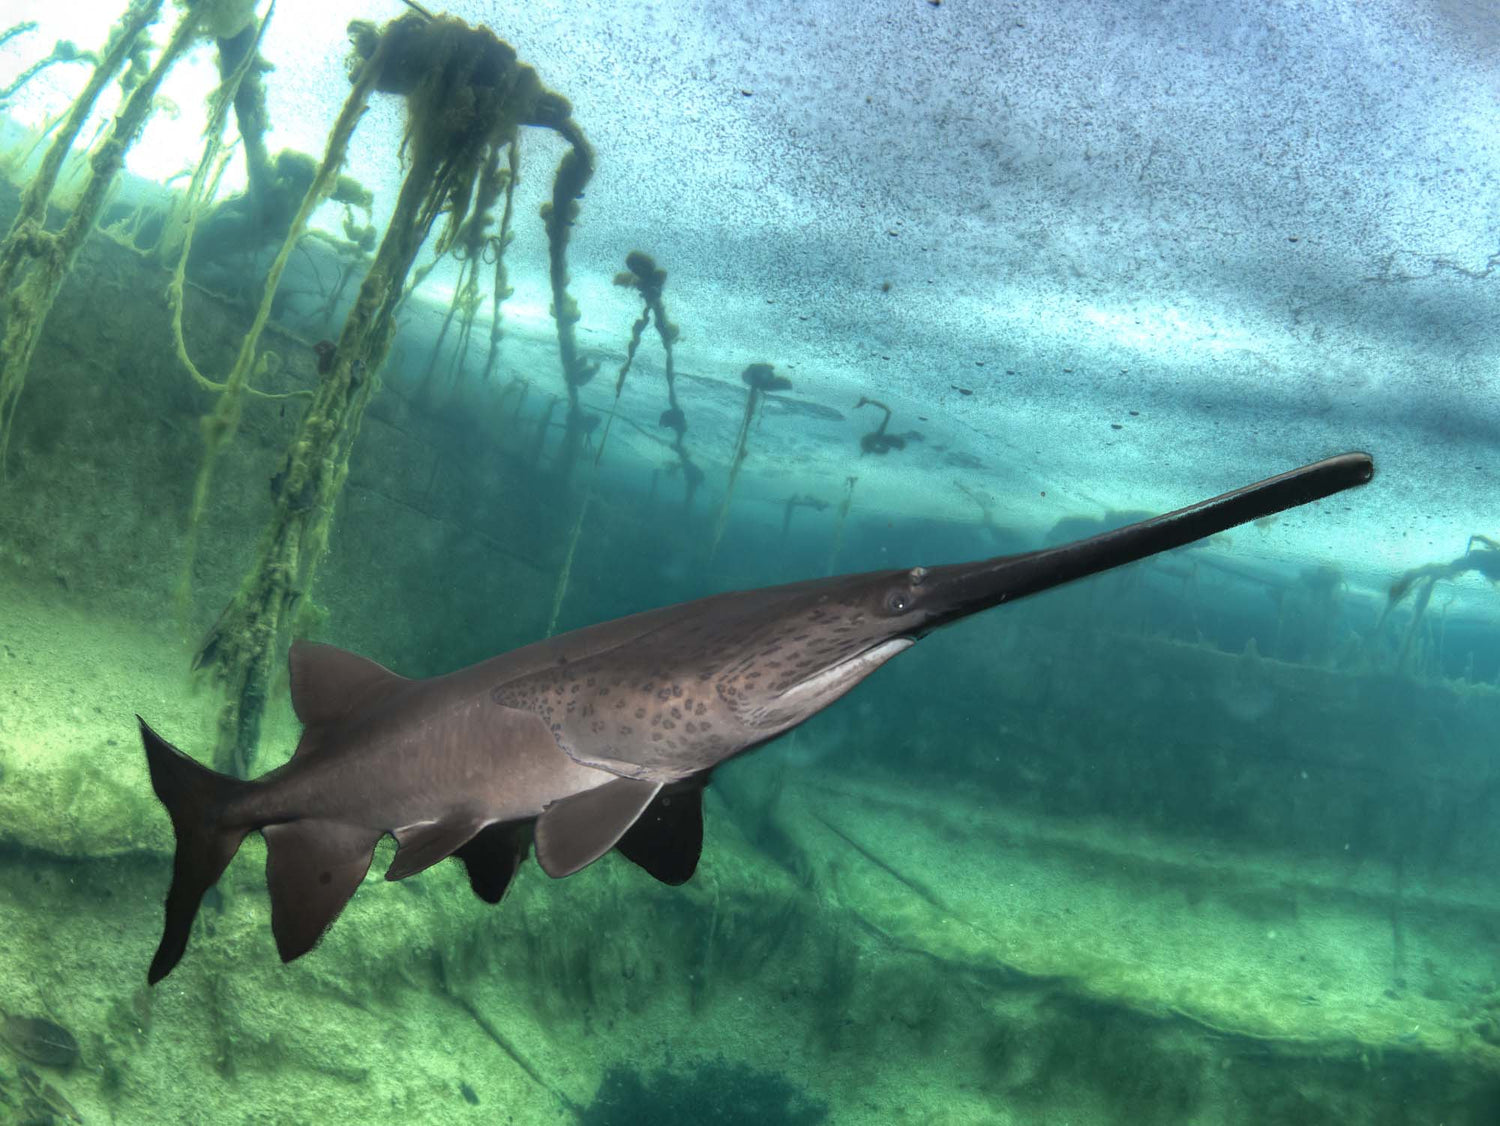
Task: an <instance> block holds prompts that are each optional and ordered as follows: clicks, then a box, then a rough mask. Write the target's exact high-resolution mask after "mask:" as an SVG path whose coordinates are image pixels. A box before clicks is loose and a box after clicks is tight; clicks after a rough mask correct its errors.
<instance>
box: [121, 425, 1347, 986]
mask: <svg viewBox="0 0 1500 1126" xmlns="http://www.w3.org/2000/svg"><path fill="white" fill-rule="evenodd" d="M1372 472H1373V468H1372V465H1371V462H1370V459H1369V458H1368V457H1367V456H1366V455H1364V454H1345V455H1342V456H1340V457H1337V458H1331V459H1329V460H1327V461H1323V462H1319V463H1317V464H1315V465H1311V466H1306V467H1303V468H1302V469H1298V470H1294V471H1292V472H1290V473H1285V474H1282V475H1280V476H1278V477H1274V478H1271V479H1269V480H1266V481H1262V482H1260V483H1258V484H1255V485H1251V486H1247V487H1246V488H1243V489H1239V490H1236V491H1235V492H1233V493H1228V494H1225V495H1224V496H1221V497H1216V498H1214V499H1213V500H1210V501H1205V502H1203V503H1201V504H1197V505H1193V506H1190V507H1188V508H1184V509H1180V510H1178V511H1176V512H1172V513H1168V514H1167V515H1165V516H1158V517H1154V518H1151V519H1148V520H1143V521H1140V522H1138V523H1135V524H1132V525H1130V526H1128V527H1124V528H1119V529H1115V530H1113V531H1109V532H1105V533H1102V534H1100V535H1096V536H1091V537H1089V538H1087V539H1083V540H1078V541H1075V542H1073V543H1068V544H1062V545H1059V546H1054V547H1047V548H1043V549H1041V550H1039V551H1033V552H1028V553H1024V554H1019V555H1006V556H998V557H996V558H993V559H987V560H981V561H978V562H973V563H959V564H946V565H940V566H933V567H920V566H919V567H912V568H905V569H895V570H884V571H874V572H869V573H865V574H858V575H840V576H834V577H831V578H823V579H813V580H809V581H806V582H800V583H792V584H788V585H784V586H777V587H769V588H763V589H759V590H750V591H735V592H730V593H725V594H717V595H712V596H710V597H708V598H702V599H698V600H696V601H693V602H686V603H682V604H679V605H676V606H668V607H664V608H661V609H656V610H648V611H645V612H643V613H639V614H635V615H632V616H630V617H626V618H620V619H617V620H614V621H610V622H604V623H601V624H598V625H594V626H590V627H587V628H585V629H580V630H576V631H573V632H571V633H567V634H563V635H561V636H559V637H555V638H550V639H548V640H545V641H540V642H537V643H535V644H533V645H528V646H525V647H523V648H520V649H517V650H514V651H512V652H509V653H504V654H501V655H499V656H497V657H493V658H490V659H489V660H486V661H482V662H480V663H478V664H476V665H472V666H470V667H468V668H465V669H460V670H458V671H456V672H453V673H450V674H447V675H444V676H438V677H432V678H429V679H425V680H411V679H407V678H405V677H401V676H398V675H396V674H395V673H393V672H391V671H390V670H388V669H385V668H383V667H381V666H380V665H378V664H376V663H374V662H373V661H369V660H367V659H366V658H363V657H360V656H357V655H356V654H353V653H349V652H346V651H344V650H341V649H336V648H333V647H332V646H326V645H316V644H311V643H307V642H297V643H295V644H294V645H293V646H292V649H291V652H290V655H289V664H290V673H291V691H292V703H293V706H294V707H295V709H296V712H297V716H298V718H299V719H300V720H301V721H302V724H303V734H302V738H301V740H300V742H299V743H298V746H297V749H296V752H295V753H294V754H293V756H292V758H291V759H290V760H289V761H288V762H287V763H286V764H285V765H283V766H281V767H278V768H277V769H275V770H273V771H271V772H269V773H268V774H266V775H263V776H262V777H261V778H259V779H255V780H253V781H243V780H239V779H234V778H230V777H228V776H225V775H221V774H216V773H214V772H213V771H210V770H208V769H207V768H205V767H203V766H201V765H200V764H198V763H197V762H195V761H194V760H193V759H191V758H188V757H187V756H185V755H183V754H182V753H181V752H180V751H178V750H177V749H176V748H174V747H172V746H171V745H170V744H169V743H167V742H166V741H165V740H164V739H162V738H161V737H160V736H159V735H157V734H156V733H155V732H154V731H152V730H151V728H150V727H149V726H148V725H147V724H146V723H145V721H144V720H142V721H141V733H142V738H143V740H144V743H145V747H146V753H147V762H148V765H149V767H150V770H151V779H152V784H153V787H154V788H155V791H156V794H157V796H158V798H160V800H161V801H162V803H163V805H164V806H165V807H166V809H167V811H168V813H169V815H170V816H171V818H172V823H173V827H174V830H175V832H176V835H177V852H176V857H175V862H174V868H173V878H172V885H171V888H170V889H169V891H168V894H167V907H166V924H165V928H164V933H163V937H162V941H161V945H160V946H159V947H158V950H157V953H156V957H155V958H154V959H153V961H152V964H151V969H150V971H149V974H148V978H149V980H150V981H152V982H153V983H154V982H156V981H159V980H160V979H161V978H162V977H164V976H166V974H167V973H169V972H170V971H171V969H172V968H173V967H174V966H175V965H176V964H177V961H178V960H179V959H180V958H181V956H182V954H183V952H184V950H185V949H186V946H187V940H188V935H189V933H190V931H191V926H192V920H193V917H194V915H195V914H196V912H197V909H198V905H199V903H200V901H201V900H202V897H203V895H204V893H206V892H207V890H208V889H209V888H210V887H212V886H213V884H214V883H216V882H217V880H218V878H219V876H220V875H221V874H222V872H223V870H224V868H225V867H226V866H227V865H228V863H229V861H230V859H232V857H233V856H234V853H235V851H236V850H237V849H238V847H239V844H240V842H241V841H242V840H243V839H244V837H245V836H246V835H247V834H249V833H250V832H254V831H259V832H260V833H262V834H263V835H264V837H265V839H266V842H267V846H268V850H267V864H266V875H267V882H268V885H269V887H270V892H271V925H272V931H273V933H274V934H275V937H276V943H277V948H278V950H279V952H280V954H281V956H282V958H283V959H284V960H287V961H290V960H291V959H293V958H296V957H298V956H300V955H301V954H303V953H305V952H306V951H307V950H309V949H311V948H312V946H313V945H315V944H316V942H317V941H318V939H319V937H320V936H321V935H322V934H323V932H324V931H325V930H326V929H327V927H328V926H329V925H330V924H331V923H332V922H333V920H334V918H336V917H337V915H338V913H339V912H340V911H341V910H342V909H343V907H344V904H345V903H346V902H347V901H348V899H349V897H350V896H351V895H352V894H353V893H354V891H355V889H356V888H357V887H358V885H359V883H360V882H361V881H362V880H363V879H364V876H365V874H366V872H367V871H368V868H369V865H370V860H371V855H372V853H373V850H374V847H375V844H376V842H377V841H378V840H379V839H380V837H381V836H383V835H385V834H386V833H390V834H392V835H394V836H395V838H396V840H397V842H398V849H397V852H396V856H395V859H394V860H393V861H392V863H391V867H390V868H389V869H388V870H387V872H386V878H387V879H392V880H396V879H403V878H405V877H407V876H410V875H414V874H415V873H417V872H420V871H422V870H424V869H425V868H427V867H429V866H431V865H432V864H435V863H437V862H438V861H440V860H443V859H446V858H448V857H450V856H452V857H456V858H457V859H459V860H460V861H461V862H462V863H463V864H464V865H465V867H466V868H467V871H468V874H469V878H470V882H471V885H472V886H473V888H474V890H475V892H476V893H477V894H479V895H480V896H481V897H482V898H484V899H485V900H487V901H489V902H498V901H499V900H500V898H501V897H502V896H503V895H504V893H505V890H506V888H507V887H508V886H509V884H510V881H511V879H512V878H513V877H514V875H515V872H516V870H517V869H518V867H519V865H520V863H521V861H522V860H523V859H524V857H525V855H526V854H527V852H528V851H529V850H530V848H531V846H532V844H533V843H534V845H535V849H536V855H537V860H538V862H539V863H540V864H541V866H542V868H543V869H544V870H545V871H546V872H547V873H548V874H549V875H552V876H555V877H560V876H566V875H570V874H572V873H573V872H576V871H578V870H579V869H581V868H583V867H585V866H587V865H588V864H590V863H592V862H593V861H594V860H596V859H597V858H598V857H600V856H602V855H603V854H604V853H605V852H608V851H609V850H610V849H612V848H619V850H620V851H621V852H622V853H624V855H626V856H627V857H628V858H629V859H631V860H632V861H634V862H635V863H637V864H639V865H640V866H642V867H643V868H645V869H646V870H647V871H648V872H650V873H651V874H652V875H653V876H655V877H656V878H658V879H660V880H663V881H664V882H667V883H674V884H675V883H681V882H683V881H684V880H686V879H688V878H689V877H690V876H691V875H692V873H693V870H694V868H695V867H696V865H697V861H698V854H699V849H700V848H701V844H702V831H703V830H702V808H701V792H702V788H703V786H704V785H705V784H706V782H707V780H708V778H709V776H710V774H711V773H712V771H713V770H714V769H715V768H716V767H717V766H718V765H719V764H721V763H722V762H724V761H725V760H727V759H730V758H733V757H734V756H736V755H739V754H743V753H745V752H747V751H750V750H753V749H755V748H757V747H759V746H762V745H763V744H765V743H766V742H768V741H770V740H772V739H774V738H775V737H776V736H778V735H780V734H782V733H783V732H785V731H788V730H790V729H791V728H793V727H796V726H797V725H798V724H800V723H802V722H803V721H805V720H807V719H808V718H810V717H811V716H812V715H814V714H816V713H817V712H819V711H821V710H822V709H823V708H825V707H827V706H829V705H830V704H832V703H834V702H835V701H836V700H838V699H839V698H840V697H842V696H843V695H844V694H845V693H847V692H848V691H849V690H850V689H852V688H853V687H854V686H855V685H856V684H858V683H859V682H860V681H862V680H864V678H865V677H867V676H869V675H870V674H871V673H873V672H874V671H875V670H876V669H878V668H880V667H881V666H882V665H884V664H885V663H886V662H887V661H889V660H891V659H892V658H893V657H896V656H897V655H899V654H900V653H902V652H903V651H905V650H906V649H907V648H909V647H910V646H911V645H913V644H914V643H915V642H916V641H917V640H919V639H920V638H922V637H923V636H925V635H926V634H928V633H930V632H932V631H933V630H935V629H938V628H940V627H942V626H944V625H947V624H949V623H951V622H954V621H958V620H960V619H963V618H966V617H969V616H971V615H973V614H975V613H978V612H980V611H982V610H985V609H989V608H991V607H994V606H998V605H1001V604H1003V603H1005V602H1009V601H1012V600H1014V599H1016V598H1020V597H1023V596H1025V595H1027V594H1032V593H1035V592H1037V591H1040V590H1045V589H1047V588H1050V587H1053V586H1057V585H1060V584H1062V583H1066V582H1070V581H1072V580H1073V579H1077V578H1081V577H1083V576H1085V575H1091V574H1095V573H1097V572H1099V571H1103V570H1107V569H1109V568H1112V567H1116V566H1119V565H1121V564H1123V563H1128V562H1131V561H1133V560H1136V559H1141V558H1144V557H1146V556H1148V555H1153V554H1156V553H1158V552H1161V551H1165V550H1168V549H1170V548H1173V547H1178V546H1181V545H1183V544H1187V543H1191V542H1193V541H1195V540H1198V539H1201V538H1203V537H1205V536H1208V535H1211V534H1214V533H1215V532H1219V531H1222V530H1224V529H1225V528H1228V527H1232V526H1234V525H1236V524H1240V523H1244V522H1246V521H1249V520H1255V519H1259V518H1261V517H1264V516H1266V515H1267V514H1269V513H1273V512H1279V511H1283V510H1284V509H1286V508H1290V507H1294V506H1296V505H1300V504H1305V503H1308V502H1309V501H1313V500H1317V499H1320V498H1322V497H1326V496H1329V495H1332V494H1333V493H1336V492H1339V491H1341V490H1343V489H1346V488H1349V487H1351V486H1354V485H1358V484H1362V483H1364V482H1365V481H1368V480H1369V479H1370V477H1371V475H1372Z"/></svg>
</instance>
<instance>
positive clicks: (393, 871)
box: [385, 816, 484, 880]
mask: <svg viewBox="0 0 1500 1126" xmlns="http://www.w3.org/2000/svg"><path fill="white" fill-rule="evenodd" d="M483 828H484V820H483V819H482V818H479V817H464V816H458V817H449V818H446V819H444V820H442V821H430V822H426V823H424V824H420V825H408V826H406V827H405V828H403V829H397V830H396V831H395V837H396V841H397V843H398V844H399V846H400V847H399V848H398V849H397V850H396V858H395V859H394V860H392V861H391V866H390V867H389V868H387V869H386V872H385V878H386V879H388V880H404V879H406V877H407V876H415V875H416V874H417V873H418V872H422V871H425V870H426V869H428V868H431V867H432V866H433V865H434V864H436V863H437V862H438V861H439V860H447V859H448V857H450V856H452V855H453V854H454V853H455V852H457V851H458V850H459V849H460V848H462V847H463V846H464V845H465V844H467V843H468V842H469V840H470V839H471V838H472V837H473V836H474V834H475V833H477V832H479V831H480V830H481V829H483Z"/></svg>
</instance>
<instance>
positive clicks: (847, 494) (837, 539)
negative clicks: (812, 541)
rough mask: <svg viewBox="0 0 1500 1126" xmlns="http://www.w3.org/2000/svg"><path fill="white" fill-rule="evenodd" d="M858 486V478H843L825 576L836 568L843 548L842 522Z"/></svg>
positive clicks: (845, 518) (845, 517) (846, 518)
mask: <svg viewBox="0 0 1500 1126" xmlns="http://www.w3.org/2000/svg"><path fill="white" fill-rule="evenodd" d="M857 484H859V478H858V477H853V476H850V477H845V478H844V499H843V500H841V501H840V502H839V511H838V516H837V518H836V519H835V520H834V522H833V546H832V547H830V548H829V549H828V566H827V567H826V568H824V571H825V573H826V574H830V575H831V574H833V570H834V568H835V567H836V566H838V561H839V552H840V551H842V550H843V547H844V522H845V521H846V520H848V519H849V508H850V506H852V505H853V504H854V486H855V485H857Z"/></svg>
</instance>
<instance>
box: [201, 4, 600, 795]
mask: <svg viewBox="0 0 1500 1126" xmlns="http://www.w3.org/2000/svg"><path fill="white" fill-rule="evenodd" d="M350 36H351V39H352V41H353V44H354V56H353V62H352V80H353V85H352V88H351V90H350V93H349V95H348V97H347V98H346V100H345V103H344V107H343V110H342V111H341V112H340V115H339V118H338V120H337V122H336V123H335V126H334V129H333V132H332V133H331V134H330V137H329V143H328V149H327V152H326V154H325V156H324V158H323V162H322V164H321V165H320V167H319V171H318V174H317V176H316V177H315V179H314V182H313V184H312V186H311V187H310V188H309V189H308V193H307V196H306V197H305V198H304V201H303V205H302V207H303V210H310V208H311V207H312V206H313V205H314V204H315V203H316V201H317V200H318V199H320V198H322V195H323V194H324V193H325V192H327V191H329V190H331V189H332V188H333V186H334V184H335V183H336V173H337V170H338V168H339V166H340V165H341V164H342V161H343V155H344V152H345V150H346V148H347V145H348V143H349V140H350V137H351V136H352V134H353V132H354V128H355V126H356V124H357V123H358V121H359V119H360V117H361V116H362V114H363V112H364V108H365V105H366V103H367V101H368V99H369V98H370V96H371V95H372V94H375V93H386V94H395V95H398V96H400V97H402V98H404V99H405V101H406V107H407V125H406V131H405V136H404V138H403V142H402V149H403V152H404V153H405V157H406V169H405V177H404V179H403V181H402V184H401V188H400V192H399V194H398V197H397V200H396V205H395V209H394V211H393V213H392V216H391V219H390V222H389V224H388V226H387V228H386V233H385V236H384V237H383V239H382V240H381V242H380V246H379V249H378V250H377V251H376V254H375V260H374V262H373V263H372V265H371V267H370V271H369V273H368V274H367V275H366V277H365V279H364V282H363V283H362V285H361V286H360V291H359V296H358V299H357V300H356V302H355V305H354V307H353V308H352V309H351V310H350V312H349V315H348V317H347V319H346V320H345V322H344V327H343V330H342V332H341V333H340V334H339V337H338V340H337V342H336V346H335V352H334V355H333V358H332V360H331V362H329V363H328V368H329V370H328V371H327V373H326V374H325V375H323V377H322V379H321V381H320V383H319V386H318V388H317V390H316V391H315V392H314V395H313V399H312V403H311V404H310V406H309V407H308V410H307V413H306V414H305V415H304V416H303V417H302V419H301V421H300V424H299V426H298V429H297V433H296V435H295V436H294V437H293V439H292V442H291V444H290V446H289V448H288V450H287V454H286V458H285V462H284V465H283V467H282V470H281V474H280V479H281V487H280V489H279V490H278V491H277V497H276V504H275V509H274V511H273V514H272V517H271V519H270V521H269V523H268V524H267V526H266V528H265V531H264V532H263V534H262V538H261V544H260V548H259V550H258V553H257V554H258V559H257V562H256V564H255V566H254V567H253V568H252V569H251V571H250V573H249V574H248V575H247V576H246V577H245V579H244V581H243V583H242V585H241V587H240V589H239V591H238V592H237V593H236V594H235V596H234V598H233V599H232V600H231V602H230V604H229V606H228V607H227V608H226V609H225V611H224V612H223V614H222V615H221V616H220V618H219V621H218V622H217V623H216V624H215V626H214V627H213V629H212V630H211V631H210V632H209V634H208V636H207V637H206V638H205V639H204V641H203V643H202V645H201V646H200V648H199V652H198V656H197V658H196V660H195V662H194V667H195V668H200V669H207V670H210V671H211V672H212V674H213V676H214V677H215V679H216V680H218V681H219V682H220V683H221V684H222V685H223V687H224V689H225V692H226V697H227V701H226V704H225V707H224V710H223V711H222V712H221V714H220V721H219V743H218V747H217V748H216V752H215V759H214V761H215V763H216V764H217V765H218V766H219V767H220V769H221V770H224V771H226V772H229V773H235V774H239V775H241V776H245V775H247V774H248V773H249V772H250V770H251V767H252V759H253V755H254V751H255V747H256V743H257V737H258V732H259V725H260V716H261V713H262V711H263V708H264V704H265V699H266V694H267V691H268V689H269V684H270V680H271V676H272V670H273V668H274V664H275V656H276V653H277V651H278V647H279V643H280V638H281V635H282V633H283V630H284V627H285V626H286V624H287V621H288V618H289V616H290V615H291V614H293V613H295V612H296V611H297V610H298V609H299V608H300V607H301V606H302V605H303V603H304V598H305V595H306V593H307V591H308V590H309V589H310V587H311V585H312V581H313V577H314V574H315V571H316V568H317V564H318V561H319V560H320V559H321V557H322V555H323V553H324V551H325V549H326V546H327V539H328V532H329V528H330V524H331V521H332V516H333V511H334V507H335V505H336V502H337V500H338V497H339V495H340V493H341V492H342V490H343V486H344V483H345V481H346V479H347V476H348V467H349V456H350V451H351V449H352V447H353V443H354V440H355V437H356V436H357V434H358V431H359V423H360V420H361V419H362V417H363V415H364V411H365V408H366V407H367V406H368V404H369V402H370V398H371V396H372V395H373V394H374V391H375V388H376V386H377V384H378V375H379V371H380V368H381V366H382V364H383V363H384V361H385V359H386V355H387V353H388V352H389V350H390V346H391V340H392V338H393V336H394V333H395V312H396V309H397V308H398V307H399V305H400V303H401V301H402V300H403V299H404V297H405V296H406V294H407V292H408V289H407V286H406V283H407V276H408V274H409V273H410V272H411V269H412V265H413V262H414V260H415V258H416V256H417V253H418V252H419V250H420V249H421V247H422V246H423V244H424V243H425V242H426V240H427V238H428V235H429V233H430V232H431V231H432V228H433V226H434V224H435V223H436V222H437V220H438V218H439V217H440V216H441V217H443V226H442V228H441V230H440V231H439V233H438V235H437V237H436V241H435V244H434V256H435V257H441V256H442V255H443V254H446V253H448V252H449V251H450V250H451V249H452V248H454V247H455V246H461V245H465V243H464V240H465V239H470V240H471V243H470V244H469V245H471V246H477V245H479V243H478V242H477V241H472V240H478V239H480V233H481V232H482V231H483V226H484V222H483V219H482V216H483V215H484V214H485V209H486V208H487V207H488V206H490V205H492V204H493V203H494V202H495V200H496V199H497V198H498V196H499V193H500V191H501V190H503V185H504V183H505V182H506V181H505V179H504V178H503V177H502V173H501V170H500V166H499V163H498V162H499V156H500V153H501V152H502V150H504V149H505V148H506V147H508V146H514V144H515V143H516V138H517V131H518V130H519V128H520V126H522V125H523V124H534V123H543V124H547V125H548V126H550V127H554V128H559V129H562V130H564V131H565V132H567V133H569V134H570V135H576V136H577V137H578V138H581V136H582V134H581V133H580V132H578V131H577V129H576V126H573V125H571V119H570V117H569V115H568V112H567V109H566V101H565V100H564V99H561V98H560V96H558V95H556V94H553V93H552V92H551V91H548V90H546V89H545V88H543V87H542V85H541V82H540V80H539V79H538V78H537V75H536V72H535V71H534V70H532V69H531V68H530V67H529V66H526V65H524V64H522V63H520V62H519V60H518V59H517V56H516V52H515V50H514V48H512V47H511V46H510V45H509V44H507V43H505V42H503V41H502V40H500V39H499V38H497V37H496V36H495V35H494V33H493V32H491V31H489V30H488V29H486V28H476V27H471V26H470V25H468V24H466V23H464V22H463V21H462V20H457V19H453V18H449V17H441V18H439V17H428V16H426V15H423V14H420V13H417V12H412V13H408V14H407V15H404V16H402V17H400V18H399V19H396V20H393V21H392V22H390V23H389V24H387V25H386V26H385V27H384V28H376V27H375V26H374V25H373V24H368V23H363V22H359V21H356V22H355V23H354V24H351V25H350ZM574 151H577V146H575V150H574ZM570 155H571V154H570ZM564 163H566V159H565V161H564ZM580 190H581V188H580ZM471 217H473V218H474V222H473V223H470V222H468V220H470V218H471ZM294 229H295V228H294ZM291 239H292V235H289V236H288V240H287V242H286V243H284V244H283V247H282V253H283V254H289V253H290V243H291Z"/></svg>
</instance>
